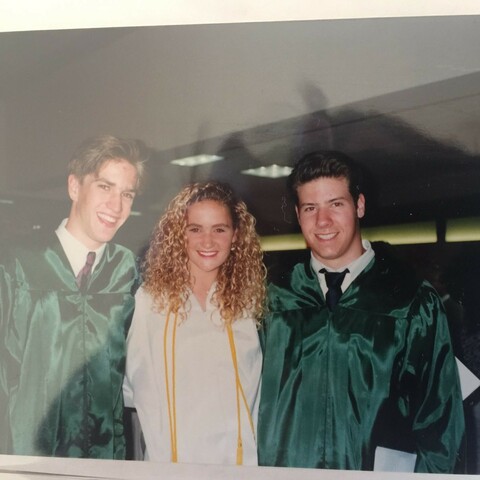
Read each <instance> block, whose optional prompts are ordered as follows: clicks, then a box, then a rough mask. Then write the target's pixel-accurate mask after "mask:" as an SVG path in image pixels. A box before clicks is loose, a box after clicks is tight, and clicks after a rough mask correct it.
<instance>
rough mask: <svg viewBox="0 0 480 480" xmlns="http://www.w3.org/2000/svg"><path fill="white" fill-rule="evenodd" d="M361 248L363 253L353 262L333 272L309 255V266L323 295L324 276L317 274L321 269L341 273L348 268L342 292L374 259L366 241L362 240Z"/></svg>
mask: <svg viewBox="0 0 480 480" xmlns="http://www.w3.org/2000/svg"><path fill="white" fill-rule="evenodd" d="M362 246H363V249H364V250H365V251H364V252H363V253H362V255H361V256H360V257H358V258H357V259H355V260H354V261H353V262H350V263H349V264H348V265H344V266H343V267H342V268H338V269H335V270H334V269H331V268H329V267H327V266H326V265H324V264H323V263H322V262H320V261H319V260H318V259H317V258H315V257H314V256H313V254H312V255H311V259H310V264H311V266H312V268H313V270H314V271H315V272H316V274H317V276H318V280H319V282H320V288H321V289H322V291H323V293H325V292H326V291H327V284H326V282H325V275H322V274H321V273H319V271H320V270H321V269H322V268H325V269H326V270H328V271H329V272H343V271H344V270H345V269H346V268H348V273H347V274H346V275H345V279H344V280H343V283H342V291H343V292H344V291H345V290H346V289H347V288H348V287H349V286H350V284H351V283H352V282H353V281H354V280H355V279H356V278H357V277H358V276H359V275H360V274H361V273H362V272H363V270H365V268H366V266H367V265H368V264H369V263H370V262H371V261H372V259H373V258H374V257H375V252H374V251H373V248H372V245H371V244H370V242H369V241H368V240H362Z"/></svg>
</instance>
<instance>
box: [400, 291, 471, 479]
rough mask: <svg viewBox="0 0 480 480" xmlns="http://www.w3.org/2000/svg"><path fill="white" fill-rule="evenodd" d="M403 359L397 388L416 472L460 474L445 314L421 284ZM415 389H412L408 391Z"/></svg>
mask: <svg viewBox="0 0 480 480" xmlns="http://www.w3.org/2000/svg"><path fill="white" fill-rule="evenodd" d="M411 313H412V317H411V318H412V322H411V324H410V328H409V331H408V332H407V339H406V340H407V341H406V349H407V351H406V357H405V362H404V365H403V368H402V372H401V379H400V382H399V385H400V386H401V387H400V388H402V389H403V391H404V392H405V393H403V394H400V398H399V408H400V410H403V411H404V412H407V411H408V412H409V416H410V418H411V419H412V433H413V435H414V438H415V443H416V447H417V463H416V467H415V471H417V472H432V473H434V472H452V471H455V470H457V471H459V472H461V471H462V469H463V462H464V458H465V455H464V448H465V441H464V430H465V421H464V414H463V405H462V396H461V391H460V383H459V379H458V372H457V367H456V362H455V357H454V354H453V350H452V346H451V341H450V336H449V332H448V323H447V319H446V315H445V311H444V309H443V307H442V305H441V301H440V299H439V297H438V295H437V294H436V292H435V291H434V290H433V288H431V287H430V286H429V285H426V284H423V286H422V287H421V288H420V293H419V294H418V295H417V297H416V299H415V301H414V302H413V304H412V312H411ZM413 385H414V386H415V388H412V386H413Z"/></svg>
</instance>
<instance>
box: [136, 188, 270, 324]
mask: <svg viewBox="0 0 480 480" xmlns="http://www.w3.org/2000/svg"><path fill="white" fill-rule="evenodd" d="M204 200H214V201H216V202H219V203H220V204H222V205H225V206H226V207H227V209H228V210H229V212H230V215H231V218H232V223H233V228H234V229H235V230H236V240H235V242H234V243H233V244H232V250H231V252H230V254H229V256H228V258H227V260H226V261H225V262H224V263H223V264H222V265H221V267H220V269H219V273H218V276H217V280H216V281H217V284H216V289H215V292H214V293H213V297H212V301H213V303H214V305H215V306H217V307H218V308H219V310H220V315H221V317H222V319H223V321H224V322H225V323H227V324H228V323H232V322H234V321H235V320H237V319H239V318H242V317H244V316H246V315H251V316H253V317H254V318H256V319H257V321H259V320H260V318H261V316H262V314H263V313H264V307H265V297H266V286H265V279H266V268H265V265H264V263H263V253H262V250H261V247H260V241H259V238H258V235H257V233H256V231H255V218H254V217H253V215H251V214H250V213H249V212H248V211H247V207H246V205H245V203H244V202H243V201H241V200H239V199H237V198H236V197H235V194H234V193H233V191H232V189H231V187H230V186H228V185H226V184H224V183H219V182H208V183H194V184H191V185H187V186H186V187H185V188H183V189H182V190H181V191H180V192H179V193H178V194H177V195H176V196H175V197H174V198H173V200H172V201H171V202H170V204H169V206H168V208H167V210H166V212H165V213H164V214H163V216H162V217H161V218H160V220H159V222H158V224H157V226H156V227H155V229H154V230H153V233H152V237H151V240H150V245H149V247H148V250H147V252H146V256H145V260H144V262H143V278H144V288H145V290H146V291H147V292H148V293H150V295H152V297H153V299H154V303H155V307H156V308H157V309H158V311H165V310H167V309H168V308H169V309H171V311H172V312H178V314H179V315H180V318H181V319H182V320H184V319H185V318H186V310H187V305H186V302H187V297H188V295H189V289H190V286H191V285H190V267H189V259H188V255H187V248H186V237H185V232H186V227H187V209H188V207H189V206H190V205H193V204H194V203H197V202H201V201H204Z"/></svg>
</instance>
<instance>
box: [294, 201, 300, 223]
mask: <svg viewBox="0 0 480 480" xmlns="http://www.w3.org/2000/svg"><path fill="white" fill-rule="evenodd" d="M295 213H296V214H297V222H298V223H300V217H299V216H298V206H297V205H295Z"/></svg>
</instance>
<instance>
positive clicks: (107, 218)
mask: <svg viewBox="0 0 480 480" xmlns="http://www.w3.org/2000/svg"><path fill="white" fill-rule="evenodd" d="M98 216H99V217H100V218H101V219H102V220H104V221H105V222H108V223H115V222H116V221H117V219H116V218H115V217H111V216H110V215H107V214H106V213H99V214H98Z"/></svg>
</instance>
